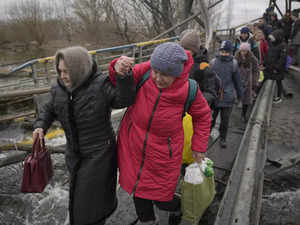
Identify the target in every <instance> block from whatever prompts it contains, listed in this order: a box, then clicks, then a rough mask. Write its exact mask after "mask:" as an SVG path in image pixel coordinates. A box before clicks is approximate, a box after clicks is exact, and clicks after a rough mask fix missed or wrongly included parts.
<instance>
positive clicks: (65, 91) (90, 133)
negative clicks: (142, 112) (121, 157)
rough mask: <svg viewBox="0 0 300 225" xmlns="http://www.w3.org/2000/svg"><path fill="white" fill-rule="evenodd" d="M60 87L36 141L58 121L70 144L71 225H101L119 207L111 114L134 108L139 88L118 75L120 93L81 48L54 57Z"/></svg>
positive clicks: (44, 112)
mask: <svg viewBox="0 0 300 225" xmlns="http://www.w3.org/2000/svg"><path fill="white" fill-rule="evenodd" d="M55 61H56V69H57V73H58V80H57V85H56V86H54V87H53V88H52V90H51V98H50V100H49V101H48V102H47V103H46V104H45V105H44V106H43V107H42V109H41V113H40V114H39V116H38V118H37V119H36V121H35V123H34V128H35V130H34V132H33V139H35V138H37V137H38V136H39V137H40V138H42V137H43V135H44V134H45V133H46V132H47V130H48V128H49V127H50V126H51V124H52V122H53V121H54V120H58V121H59V122H60V123H61V125H62V128H63V129H64V131H65V135H66V139H67V148H66V153H65V156H66V163H67V167H68V170H69V172H70V178H71V179H70V201H69V213H70V224H71V225H91V224H93V225H102V224H104V223H105V219H106V218H107V217H108V216H109V215H110V214H111V213H112V212H113V211H114V209H115V208H116V207H117V199H116V181H117V150H116V140H115V133H114V131H113V128H112V124H111V110H112V108H123V107H126V106H129V105H130V104H132V103H133V101H134V98H135V84H134V81H133V77H132V76H131V75H128V74H123V75H117V76H116V79H117V82H116V87H114V86H113V85H112V83H111V82H110V80H109V78H108V77H107V76H104V75H102V74H101V73H97V65H96V63H95V62H93V60H92V57H91V56H90V55H89V54H88V51H87V50H86V49H84V48H82V47H70V48H65V49H62V50H59V51H58V52H57V53H56V56H55Z"/></svg>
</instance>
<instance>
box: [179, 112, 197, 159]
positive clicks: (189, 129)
mask: <svg viewBox="0 0 300 225" xmlns="http://www.w3.org/2000/svg"><path fill="white" fill-rule="evenodd" d="M182 123H183V130H184V147H183V152H182V164H191V163H193V162H194V158H193V155H192V149H191V146H192V136H193V133H194V131H193V123H192V117H191V115H189V114H188V113H186V114H185V117H183V120H182Z"/></svg>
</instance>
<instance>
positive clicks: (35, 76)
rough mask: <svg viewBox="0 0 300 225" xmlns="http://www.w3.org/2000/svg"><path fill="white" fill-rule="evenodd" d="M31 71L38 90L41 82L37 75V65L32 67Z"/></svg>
mask: <svg viewBox="0 0 300 225" xmlns="http://www.w3.org/2000/svg"><path fill="white" fill-rule="evenodd" d="M31 70H32V78H33V82H34V87H36V88H38V87H39V82H38V78H37V74H36V66H35V64H33V65H31Z"/></svg>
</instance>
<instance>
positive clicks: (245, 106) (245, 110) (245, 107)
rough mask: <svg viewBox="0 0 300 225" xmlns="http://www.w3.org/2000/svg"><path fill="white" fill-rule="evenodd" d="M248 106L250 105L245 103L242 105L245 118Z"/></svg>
mask: <svg viewBox="0 0 300 225" xmlns="http://www.w3.org/2000/svg"><path fill="white" fill-rule="evenodd" d="M248 107H249V105H245V104H243V106H242V116H243V117H245V118H246V115H247V111H248Z"/></svg>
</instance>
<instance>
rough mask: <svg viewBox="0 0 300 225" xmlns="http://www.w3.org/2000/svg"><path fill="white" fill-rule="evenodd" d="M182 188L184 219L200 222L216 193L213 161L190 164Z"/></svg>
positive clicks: (194, 222)
mask: <svg viewBox="0 0 300 225" xmlns="http://www.w3.org/2000/svg"><path fill="white" fill-rule="evenodd" d="M181 188H182V193H181V196H182V197H181V205H182V213H183V215H182V220H184V221H187V222H190V223H192V224H198V222H199V220H200V219H201V217H202V215H203V213H204V212H205V210H206V209H207V208H208V206H209V205H210V204H211V203H212V201H213V199H214V196H215V194H216V191H215V182H214V175H213V163H212V161H211V160H210V159H208V158H205V160H204V161H203V162H202V163H201V164H198V163H193V164H191V165H189V166H188V167H187V168H186V173H185V176H184V179H183V181H182V187H181Z"/></svg>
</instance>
